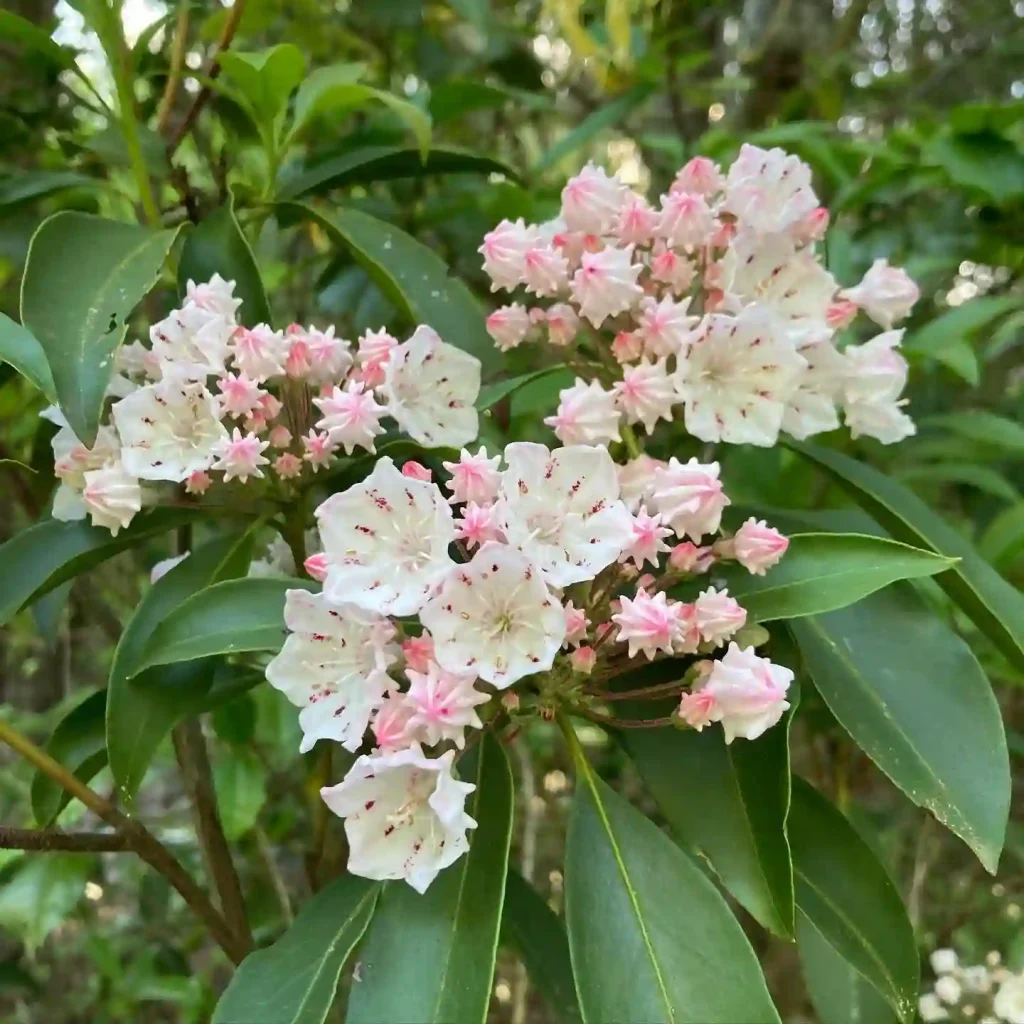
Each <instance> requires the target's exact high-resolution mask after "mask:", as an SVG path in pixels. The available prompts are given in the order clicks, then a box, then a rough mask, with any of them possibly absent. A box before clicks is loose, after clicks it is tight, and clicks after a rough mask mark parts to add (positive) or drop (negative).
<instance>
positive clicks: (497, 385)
mask: <svg viewBox="0 0 1024 1024" xmlns="http://www.w3.org/2000/svg"><path fill="white" fill-rule="evenodd" d="M563 370H565V366H564V365H563V364H561V363H559V364H558V365H557V366H545V367H544V369H543V370H534V372H533V373H524V374H522V375H520V376H519V377H506V378H505V379H504V380H496V381H494V382H493V383H491V384H485V385H484V386H483V387H482V388H481V389H480V397H479V398H477V400H476V407H477V408H478V409H479V410H480V411H481V412H484V411H485V410H487V409H490V408H492V407H493V406H495V405H497V404H498V403H499V402H500V401H501V400H502V399H503V398H507V397H508V396H509V395H513V394H515V393H516V392H517V391H518V390H519V389H520V388H523V387H526V385H527V384H532V383H533V382H534V381H538V380H543V379H544V378H545V377H548V376H550V375H551V374H553V373H560V372H561V371H563Z"/></svg>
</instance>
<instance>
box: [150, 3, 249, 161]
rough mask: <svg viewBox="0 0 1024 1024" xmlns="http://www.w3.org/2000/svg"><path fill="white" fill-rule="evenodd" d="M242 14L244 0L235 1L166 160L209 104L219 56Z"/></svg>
mask: <svg viewBox="0 0 1024 1024" xmlns="http://www.w3.org/2000/svg"><path fill="white" fill-rule="evenodd" d="M244 12H245V0H235V3H234V5H233V6H232V8H231V10H230V11H229V12H228V16H227V19H226V20H225V22H224V27H223V29H221V33H220V38H219V39H218V40H217V48H216V49H215V50H214V52H213V56H212V57H211V58H210V62H209V64H207V66H206V72H205V76H204V77H205V81H204V83H203V86H202V88H201V89H200V90H199V92H198V93H197V94H196V98H195V99H194V100H193V101H192V106H191V107H189V109H188V113H187V114H186V115H185V118H184V120H183V121H182V122H181V124H179V125H178V127H177V128H176V129H175V130H174V132H173V133H172V135H171V138H170V141H169V142H168V143H167V156H168V159H169V158H170V157H171V156H172V155H173V154H174V151H175V150H176V149H177V148H178V146H179V145H181V141H182V140H183V139H184V138H185V136H186V135H188V133H189V131H190V130H191V128H192V125H193V124H195V122H196V119H197V118H198V117H199V115H200V114H201V113H202V112H203V108H204V107H205V106H206V104H207V103H208V102H209V99H210V93H211V92H212V89H211V83H212V82H213V81H214V80H215V79H216V78H217V77H218V75H220V55H221V54H222V53H223V52H224V51H225V50H226V49H227V48H228V47H229V46H230V45H231V40H232V39H234V37H235V30H236V29H237V28H238V23H239V22H240V21H241V20H242V15H243V13H244Z"/></svg>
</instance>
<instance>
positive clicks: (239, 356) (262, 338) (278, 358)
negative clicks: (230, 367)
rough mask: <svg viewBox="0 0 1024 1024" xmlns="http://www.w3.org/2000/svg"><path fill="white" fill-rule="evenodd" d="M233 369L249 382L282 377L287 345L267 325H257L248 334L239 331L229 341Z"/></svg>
mask: <svg viewBox="0 0 1024 1024" xmlns="http://www.w3.org/2000/svg"><path fill="white" fill-rule="evenodd" d="M232 348H233V350H234V360H235V366H237V367H238V368H239V369H240V370H241V371H242V373H244V374H245V376H246V377H249V378H250V379H251V380H256V381H265V380H267V378H268V377H279V376H281V375H282V374H283V373H284V369H285V361H286V360H287V358H288V342H287V341H285V337H284V335H283V334H282V333H281V332H280V331H275V330H272V329H271V328H270V327H269V326H268V325H267V324H257V325H256V326H255V327H253V328H252V329H251V330H249V329H248V328H245V327H239V328H237V329H236V330H235V333H234V338H233V341H232Z"/></svg>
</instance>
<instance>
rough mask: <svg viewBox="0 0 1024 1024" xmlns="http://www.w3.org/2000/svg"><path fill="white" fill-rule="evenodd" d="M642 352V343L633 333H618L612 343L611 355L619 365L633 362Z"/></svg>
mask: <svg viewBox="0 0 1024 1024" xmlns="http://www.w3.org/2000/svg"><path fill="white" fill-rule="evenodd" d="M643 351H644V343H643V341H642V340H641V339H640V338H639V337H637V334H636V332H635V331H619V333H618V334H616V335H615V340H614V341H613V342H612V355H613V356H615V358H616V359H617V360H618V361H619V362H620V363H632V362H635V361H636V360H637V359H639V358H640V356H641V355H642V354H643Z"/></svg>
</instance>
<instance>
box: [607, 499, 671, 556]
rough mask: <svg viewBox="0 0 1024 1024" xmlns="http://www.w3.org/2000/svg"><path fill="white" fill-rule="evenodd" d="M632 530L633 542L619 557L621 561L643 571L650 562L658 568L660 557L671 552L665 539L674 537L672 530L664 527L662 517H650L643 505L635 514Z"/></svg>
mask: <svg viewBox="0 0 1024 1024" xmlns="http://www.w3.org/2000/svg"><path fill="white" fill-rule="evenodd" d="M631 529H632V531H633V537H632V540H631V541H630V543H629V546H628V547H627V548H626V550H625V551H623V552H622V554H621V555H620V556H619V560H620V561H622V562H626V561H632V563H633V565H635V566H636V568H637V569H643V567H644V563H645V562H650V563H651V565H653V566H654V567H655V568H657V567H658V560H659V559H658V556H659V555H660V554H661V553H662V552H665V551H668V550H669V546H668V545H667V544H666V543H665V538H666V537H671V536H672V530H670V529H669V528H668V527H667V526H662V524H661V516H660V515H653V516H652V515H648V514H647V509H646V508H645V507H644V506H643V505H641V506H640V508H639V509H637V511H636V512H635V513H634V514H633V522H632V524H631Z"/></svg>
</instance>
